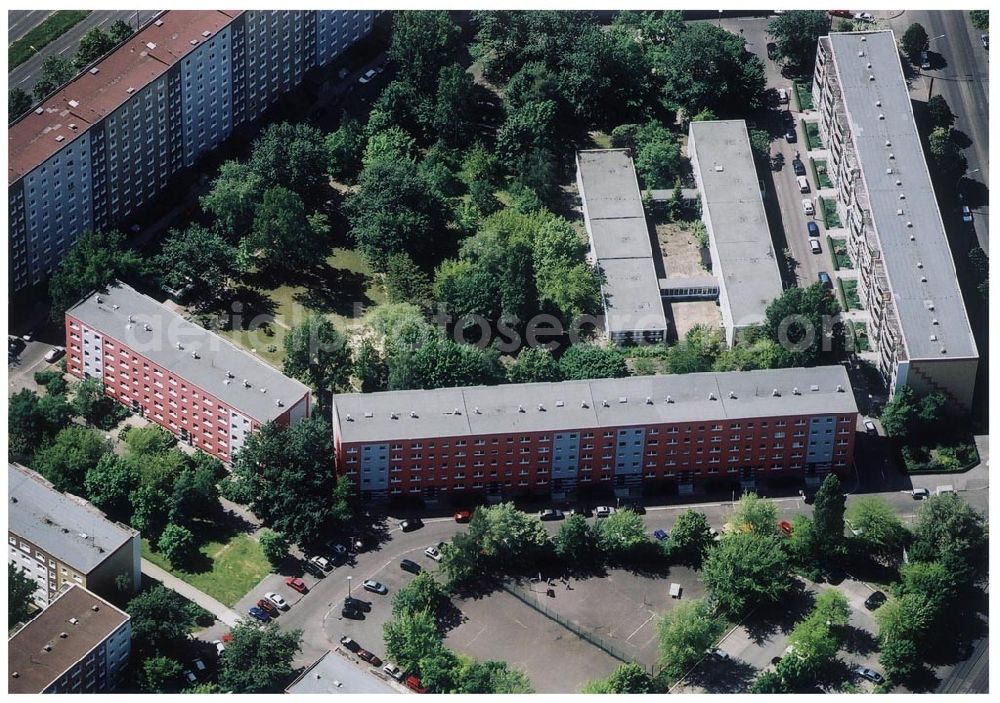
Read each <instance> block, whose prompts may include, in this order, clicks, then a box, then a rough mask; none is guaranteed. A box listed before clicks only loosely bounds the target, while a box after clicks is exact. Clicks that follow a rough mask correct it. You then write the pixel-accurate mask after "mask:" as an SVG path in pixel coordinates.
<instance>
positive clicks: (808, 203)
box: [802, 198, 816, 215]
mask: <svg viewBox="0 0 1000 703" xmlns="http://www.w3.org/2000/svg"><path fill="white" fill-rule="evenodd" d="M802 212H804V213H805V214H807V215H815V214H816V208H814V207H813V201H812V198H802Z"/></svg>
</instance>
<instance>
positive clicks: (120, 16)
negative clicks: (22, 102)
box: [7, 10, 159, 93]
mask: <svg viewBox="0 0 1000 703" xmlns="http://www.w3.org/2000/svg"><path fill="white" fill-rule="evenodd" d="M137 12H138V16H139V22H140V23H142V22H146V21H148V20H149V18H150V17H152V16H153V15H155V14H156V13H157V12H159V10H138V11H136V10H127V11H124V10H95V11H93V12H91V13H90V14H89V15H87V17H86V18H84V20H83V21H82V22H80V23H79V24H76V25H74V26H73V27H72V28H71V29H70V30H69V31H68V32H66V33H65V34H63V35H62V36H61V37H59V38H58V39H56V40H55V41H53V42H52V43H50V44H46V45H45V46H44V47H42V48H41V50H40V51H38V52H37V53H36V54H35V55H34V56H32V57H31V58H30V59H28V60H27V61H25V62H24V63H22V64H21V65H20V66H18V67H17V68H15V69H14V70H13V71H11V72H10V74H9V75H8V81H7V85H8V86H9V87H11V88H14V87H17V88H21V89H22V90H24V91H27V92H28V93H30V92H31V89H32V87H33V86H34V84H35V80H36V79H37V78H38V72H39V70H40V69H41V66H42V61H44V60H45V57H46V56H52V55H57V56H64V57H66V58H68V59H72V58H73V54H75V53H76V49H77V46H78V45H79V43H80V39H81V38H82V37H83V35H84V34H86V33H87V30H89V29H91V28H92V27H100V28H101V29H104V30H107V29H108V27H110V26H111V25H112V23H113V22H114V21H115V20H123V21H125V22H128V23H129V24H130V25H132V28H133V29H134V28H135V26H136V14H137ZM10 14H30V15H36V14H44V12H32V13H27V12H21V13H10ZM41 19H44V16H43V17H42V18H40V19H38V20H37V21H35V24H37V23H38V22H40V21H41ZM23 21H27V20H26V19H25V20H22V22H23ZM31 26H32V25H29V26H27V27H26V28H25V29H24V32H26V31H28V29H30V28H31ZM24 32H22V34H23V33H24ZM11 39H13V37H12V38H11Z"/></svg>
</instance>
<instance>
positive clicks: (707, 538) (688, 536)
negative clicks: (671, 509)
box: [669, 508, 713, 565]
mask: <svg viewBox="0 0 1000 703" xmlns="http://www.w3.org/2000/svg"><path fill="white" fill-rule="evenodd" d="M712 542H713V539H712V533H711V528H710V527H709V524H708V518H707V517H705V514H704V513H699V512H696V511H694V510H692V509H691V508H688V509H687V510H685V511H684V512H683V513H681V514H680V515H678V516H677V520H676V521H675V522H674V527H673V529H672V530H671V531H670V543H669V544H670V556H671V557H673V558H674V559H676V560H678V561H680V562H681V563H689V564H694V565H699V564H701V560H702V558H703V557H704V555H705V552H707V551H708V548H709V547H711V546H712Z"/></svg>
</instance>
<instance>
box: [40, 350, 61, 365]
mask: <svg viewBox="0 0 1000 703" xmlns="http://www.w3.org/2000/svg"><path fill="white" fill-rule="evenodd" d="M65 353H66V350H65V349H63V348H62V347H52V349H49V350H48V351H47V352H46V353H45V360H46V361H47V362H49V363H50V364H53V363H55V362H57V361H59V360H60V359H61V358H62V356H63V354H65Z"/></svg>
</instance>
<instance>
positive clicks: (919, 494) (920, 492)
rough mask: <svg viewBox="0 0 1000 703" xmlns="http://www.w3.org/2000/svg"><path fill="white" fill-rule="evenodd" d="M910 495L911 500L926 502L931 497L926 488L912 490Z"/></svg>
mask: <svg viewBox="0 0 1000 703" xmlns="http://www.w3.org/2000/svg"><path fill="white" fill-rule="evenodd" d="M910 494H911V495H912V496H913V500H927V499H928V498H930V497H931V492H930V491H929V490H927V489H926V488H914V489H913V490H912V491H910Z"/></svg>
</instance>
